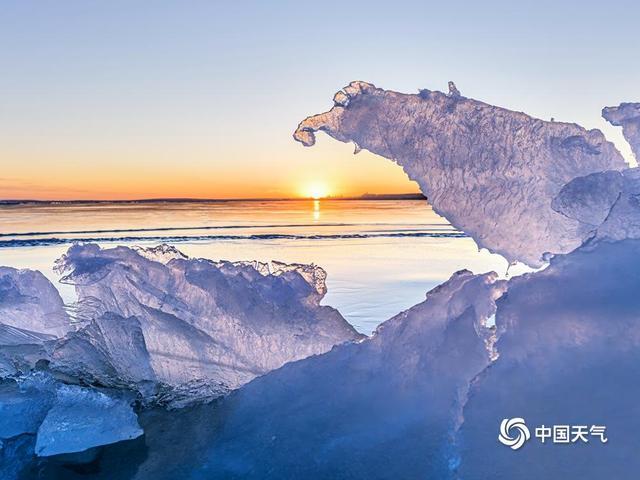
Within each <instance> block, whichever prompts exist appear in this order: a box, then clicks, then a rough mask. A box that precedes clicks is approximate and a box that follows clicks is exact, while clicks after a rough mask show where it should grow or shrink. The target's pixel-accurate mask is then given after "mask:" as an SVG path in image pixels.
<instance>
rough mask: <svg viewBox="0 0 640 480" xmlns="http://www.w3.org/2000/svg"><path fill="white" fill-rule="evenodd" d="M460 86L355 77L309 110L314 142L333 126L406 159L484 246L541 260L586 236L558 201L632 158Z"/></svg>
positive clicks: (305, 139) (432, 197)
mask: <svg viewBox="0 0 640 480" xmlns="http://www.w3.org/2000/svg"><path fill="white" fill-rule="evenodd" d="M456 92H457V89H455V86H453V89H452V93H451V94H450V95H445V94H444V93H441V92H435V91H434V92H431V91H428V90H422V91H421V92H420V94H419V95H409V94H402V93H397V92H392V91H386V90H382V89H380V88H376V87H375V86H374V85H372V84H369V83H365V82H352V83H351V84H349V85H348V86H347V87H345V88H344V89H343V91H341V92H338V94H336V97H335V98H334V102H335V105H334V107H333V108H332V109H331V110H330V111H328V112H326V113H322V114H319V115H314V116H311V117H308V118H306V119H305V120H303V121H302V122H301V123H300V125H299V126H298V128H297V130H296V132H295V133H294V138H295V139H296V140H298V141H299V142H301V143H303V144H304V145H306V146H310V145H313V144H314V143H315V132H317V131H324V132H326V133H327V134H329V135H330V136H332V137H333V138H335V139H337V140H339V141H342V142H354V143H355V144H356V149H360V148H366V149H367V150H369V151H371V152H373V153H376V154H378V155H381V156H383V157H385V158H389V159H391V160H394V161H395V162H397V163H399V164H400V165H401V166H402V167H403V168H404V170H405V172H406V173H407V175H408V176H409V177H410V178H411V179H412V180H415V181H416V182H418V184H419V185H420V188H421V190H422V192H423V193H424V194H425V195H426V196H427V197H428V199H429V202H430V203H431V205H432V206H433V208H434V210H435V211H436V212H438V213H439V214H441V215H443V216H444V217H445V218H447V219H448V220H449V221H450V222H451V223H452V224H453V225H454V226H455V227H456V228H459V229H460V230H462V231H464V232H465V233H467V234H469V235H470V236H471V237H473V238H474V240H475V241H476V242H477V243H478V245H479V246H481V247H486V248H488V249H489V250H491V251H493V252H497V253H500V254H502V255H503V256H505V257H506V258H507V260H509V261H516V260H518V261H523V262H525V263H527V264H529V265H531V266H541V265H542V264H543V263H544V262H543V257H544V256H545V254H546V253H567V252H569V251H571V250H573V249H575V248H577V247H578V246H580V245H581V244H582V242H583V241H584V240H585V238H586V237H587V236H588V234H589V232H588V226H585V225H583V224H582V223H580V222H579V221H577V220H575V219H572V218H567V217H566V216H563V215H562V214H559V213H558V212H556V211H555V210H554V209H553V208H551V202H552V201H553V199H554V198H555V196H556V195H557V194H558V192H559V191H560V189H561V188H562V186H563V185H564V184H566V183H567V182H569V181H570V180H572V179H573V178H575V177H579V176H584V175H588V174H590V173H594V172H599V171H603V170H621V169H623V168H624V167H625V166H626V164H625V162H624V160H623V158H622V156H621V155H620V153H619V152H618V151H617V150H616V149H615V147H614V146H613V144H612V143H610V142H608V141H607V140H606V139H605V138H604V135H603V134H602V133H601V132H600V131H599V130H585V129H584V128H582V127H580V126H579V125H576V124H572V123H561V122H545V121H543V120H539V119H536V118H532V117H530V116H528V115H526V114H524V113H520V112H513V111H510V110H506V109H504V108H499V107H495V106H492V105H488V104H485V103H482V102H479V101H476V100H472V99H468V98H464V97H462V96H460V94H459V92H458V93H457V94H456Z"/></svg>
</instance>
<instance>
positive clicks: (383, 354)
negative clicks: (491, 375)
mask: <svg viewBox="0 0 640 480" xmlns="http://www.w3.org/2000/svg"><path fill="white" fill-rule="evenodd" d="M504 288H505V283H504V282H503V281H497V280H496V277H495V274H485V275H473V274H471V273H470V272H468V271H462V272H458V273H456V274H454V276H453V277H452V278H451V279H450V280H449V281H448V282H446V283H444V284H443V285H441V286H439V287H437V288H436V289H434V290H432V291H431V292H429V293H428V294H427V299H426V300H425V301H424V302H422V303H420V304H418V305H416V306H414V307H412V308H411V309H409V310H407V311H405V312H403V313H401V314H399V315H397V316H396V317H394V318H392V319H390V320H388V321H387V322H385V323H384V324H383V326H381V328H379V329H378V331H377V332H376V333H375V335H374V336H373V337H372V338H369V339H366V340H364V341H362V342H360V343H356V344H348V345H343V346H339V347H336V348H334V349H333V350H332V351H331V352H328V353H326V354H325V355H322V356H317V357H313V358H309V359H306V360H304V361H301V362H296V363H290V364H288V365H285V366H284V367H283V368H281V369H279V370H277V371H274V372H271V373H270V374H269V375H266V376H264V377H261V378H259V379H256V380H254V381H253V382H251V383H249V384H248V385H246V386H245V387H243V388H242V389H240V390H238V391H237V392H235V393H234V394H233V395H232V396H231V397H227V399H226V401H225V405H224V410H223V411H224V413H223V414H224V417H225V423H224V428H223V429H222V432H221V433H218V434H216V435H215V436H213V435H212V436H211V438H209V439H205V438H202V439H199V440H198V443H202V444H207V445H208V444H211V443H212V446H210V447H208V448H205V451H204V452H202V453H200V455H202V456H203V457H204V459H202V458H198V457H195V458H193V459H191V462H192V463H193V464H192V465H189V469H194V470H193V471H194V472H195V473H194V474H195V475H196V476H198V475H197V473H198V472H208V473H209V474H210V475H213V476H217V477H220V478H256V479H258V478H283V479H285V478H372V479H373V478H443V477H441V476H438V475H440V473H441V472H444V471H447V470H448V464H449V461H450V455H451V437H452V435H453V432H454V431H455V430H456V428H457V425H458V422H459V420H460V415H461V412H462V406H463V405H464V402H465V401H466V391H467V389H468V386H469V383H470V382H471V380H472V379H473V378H474V377H475V376H476V375H477V374H478V373H480V372H481V371H482V370H483V369H484V368H485V367H487V366H488V365H489V364H490V363H491V361H492V360H491V359H492V356H493V351H492V348H491V342H490V341H489V339H490V338H491V337H492V336H493V334H494V330H493V329H492V328H491V327H489V326H488V325H487V321H488V319H489V318H490V317H491V316H492V315H493V314H494V313H495V300H496V298H498V297H499V296H500V295H502V293H503V291H504ZM160 469H161V467H159V470H160Z"/></svg>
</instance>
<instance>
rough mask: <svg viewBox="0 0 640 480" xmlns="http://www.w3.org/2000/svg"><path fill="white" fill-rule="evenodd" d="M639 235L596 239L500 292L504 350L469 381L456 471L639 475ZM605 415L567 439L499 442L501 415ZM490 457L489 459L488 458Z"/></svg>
mask: <svg viewBox="0 0 640 480" xmlns="http://www.w3.org/2000/svg"><path fill="white" fill-rule="evenodd" d="M639 270H640V241H639V240H623V241H618V242H609V241H604V240H603V241H599V242H596V243H595V244H592V245H589V246H585V247H583V248H581V249H579V250H577V251H575V252H573V253H571V254H569V255H566V256H560V257H557V258H554V259H553V260H552V261H551V265H550V266H549V267H548V268H547V269H546V270H544V271H541V272H538V273H535V274H528V275H525V276H523V277H520V278H514V279H513V280H511V281H510V282H509V291H508V294H507V295H506V296H504V297H503V298H501V299H500V300H499V301H498V310H497V315H496V324H497V326H498V328H499V329H500V330H501V331H502V332H503V333H502V334H501V335H500V338H499V340H498V342H497V345H496V346H497V349H498V351H499V352H500V358H499V360H498V361H497V362H495V364H493V365H492V366H491V368H489V369H486V370H485V371H484V372H483V373H482V374H481V375H480V376H479V378H478V379H477V380H476V381H475V382H474V384H473V385H472V387H471V393H470V401H469V402H468V403H467V404H466V406H465V409H464V423H462V426H461V430H460V435H459V444H460V446H461V452H460V454H461V459H462V463H461V467H460V470H459V471H458V472H457V473H458V475H459V477H458V478H465V479H482V478H518V479H523V480H527V479H540V478H584V479H597V478H619V479H632V478H637V472H638V471H640V458H639V457H638V455H637V454H636V451H637V447H638V433H637V432H638V429H639V428H640V410H639V407H638V402H637V399H638V397H639V396H640V382H639V381H638V380H640V317H639V315H638V312H640V296H638V286H639V282H638V271H639ZM512 417H521V418H524V419H525V421H526V422H527V425H529V428H530V429H531V435H532V437H533V434H534V430H533V428H534V427H536V426H540V425H542V424H544V425H547V426H549V425H554V424H555V425H567V424H568V425H587V426H591V425H593V424H595V425H604V426H606V428H607V437H608V439H609V442H608V443H607V444H604V445H603V444H601V443H600V440H599V439H598V437H591V438H590V439H589V443H587V444H585V443H583V442H582V441H581V440H580V441H578V442H577V443H574V444H571V445H553V444H552V445H549V442H547V443H546V444H541V443H540V441H539V440H533V438H532V440H531V441H529V442H527V443H526V444H525V445H524V446H523V447H522V448H521V449H520V450H518V451H517V452H513V451H512V450H511V449H509V448H506V447H503V446H501V445H499V444H497V443H496V435H497V431H498V426H499V424H500V421H501V420H502V419H503V418H512ZM488 458H490V459H491V460H490V461H487V459H488Z"/></svg>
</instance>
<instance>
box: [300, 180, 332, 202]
mask: <svg viewBox="0 0 640 480" xmlns="http://www.w3.org/2000/svg"><path fill="white" fill-rule="evenodd" d="M329 193H330V192H329V187H328V186H327V184H326V183H324V182H313V183H310V184H308V185H307V186H306V187H305V188H304V189H303V195H304V196H305V197H309V198H313V199H314V200H319V199H321V198H324V197H327V196H329Z"/></svg>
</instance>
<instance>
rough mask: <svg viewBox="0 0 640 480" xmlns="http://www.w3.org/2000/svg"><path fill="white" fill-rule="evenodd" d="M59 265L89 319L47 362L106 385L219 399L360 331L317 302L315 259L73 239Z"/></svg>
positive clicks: (320, 292) (321, 275)
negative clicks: (219, 256)
mask: <svg viewBox="0 0 640 480" xmlns="http://www.w3.org/2000/svg"><path fill="white" fill-rule="evenodd" d="M58 268H59V270H60V271H61V272H65V273H66V276H65V277H64V280H63V281H65V282H71V283H73V284H74V285H75V286H76V290H77V293H78V297H79V303H80V304H81V305H82V304H85V305H87V307H86V308H85V315H88V314H87V311H86V310H91V311H92V314H91V315H89V316H91V317H92V318H94V320H92V321H91V322H90V323H89V325H88V326H86V327H85V328H84V329H82V330H81V331H79V332H77V333H76V334H72V335H69V336H68V337H67V338H65V339H63V340H61V341H60V342H59V343H58V345H57V347H56V350H55V352H54V354H53V362H52V368H54V369H55V370H61V371H64V372H65V373H66V374H73V375H76V376H79V377H81V378H85V379H92V380H95V379H101V381H102V382H103V383H106V384H108V385H112V386H115V385H117V384H118V380H120V381H124V382H129V383H130V386H132V388H138V389H140V384H141V382H142V383H145V382H147V384H148V382H157V383H158V387H159V388H160V390H161V393H162V391H166V390H163V389H164V387H170V388H171V389H172V390H173V393H175V394H178V395H179V396H181V397H188V398H191V399H195V398H198V397H209V396H218V395H221V394H224V393H226V392H228V391H229V390H231V389H235V388H238V387H239V386H240V385H243V384H244V383H246V382H248V381H249V380H251V379H253V378H255V377H256V376H258V375H262V374H264V373H266V372H268V371H270V370H273V369H275V368H278V367H280V366H282V365H283V364H284V363H286V362H288V361H292V360H298V359H301V358H304V357H308V356H310V355H314V354H318V353H323V352H326V351H327V350H329V349H331V348H332V347H333V346H334V345H335V344H338V343H342V342H345V341H348V340H354V339H357V338H359V337H360V336H359V335H358V334H357V332H356V331H355V330H354V329H353V328H352V327H351V326H350V325H349V324H348V323H347V322H346V321H345V320H344V318H343V317H342V316H341V315H340V314H339V313H338V312H337V311H336V310H335V309H333V308H331V307H326V306H320V300H321V299H322V297H323V296H324V294H325V293H326V287H325V283H324V281H325V277H326V274H325V272H324V271H323V270H322V269H321V268H319V267H316V266H313V265H287V264H282V263H278V262H272V263H270V264H262V263H258V262H236V263H232V262H226V261H221V262H212V261H209V260H203V259H188V258H186V257H185V256H184V255H182V254H181V253H180V252H178V251H177V250H175V249H172V248H171V247H167V246H163V247H158V248H154V249H150V250H149V249H147V250H141V249H136V250H134V249H130V248H126V247H117V248H112V249H104V250H103V249H100V248H99V247H98V246H96V245H82V246H80V245H76V246H73V247H71V248H70V249H69V251H68V253H67V254H66V255H65V256H63V257H62V258H61V259H60V261H59V262H58ZM105 379H106V380H105ZM147 387H148V385H147ZM168 395H169V397H168V400H174V399H172V398H171V393H170V392H169V393H168Z"/></svg>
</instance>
